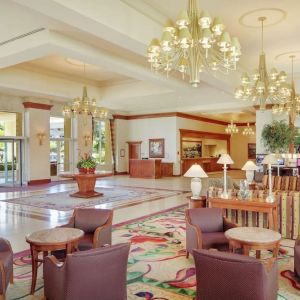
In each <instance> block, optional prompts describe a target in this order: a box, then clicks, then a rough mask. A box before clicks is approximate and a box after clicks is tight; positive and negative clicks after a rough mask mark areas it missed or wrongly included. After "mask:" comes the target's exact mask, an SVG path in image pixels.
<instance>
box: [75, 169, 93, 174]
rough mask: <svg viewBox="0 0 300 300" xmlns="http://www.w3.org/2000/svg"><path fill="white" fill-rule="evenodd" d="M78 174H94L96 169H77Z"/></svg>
mask: <svg viewBox="0 0 300 300" xmlns="http://www.w3.org/2000/svg"><path fill="white" fill-rule="evenodd" d="M78 171H79V174H95V171H96V168H78Z"/></svg>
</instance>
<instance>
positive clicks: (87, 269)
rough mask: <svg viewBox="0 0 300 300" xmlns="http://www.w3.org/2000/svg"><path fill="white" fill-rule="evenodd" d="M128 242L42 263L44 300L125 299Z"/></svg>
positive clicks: (75, 253) (52, 257)
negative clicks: (60, 260) (61, 259)
mask: <svg viewBox="0 0 300 300" xmlns="http://www.w3.org/2000/svg"><path fill="white" fill-rule="evenodd" d="M129 248H130V244H129V243H124V244H117V245H114V246H107V247H102V248H97V249H92V250H88V251H81V252H74V253H72V254H68V255H67V258H66V260H65V262H64V263H61V262H59V261H58V260H57V259H56V258H55V257H54V256H48V257H46V258H45V262H44V294H45V299H46V300H82V299H89V300H99V299H101V300H112V299H113V300H126V299H127V292H126V287H127V286H126V274H127V261H128V254H129Z"/></svg>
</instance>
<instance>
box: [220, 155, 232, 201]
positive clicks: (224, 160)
mask: <svg viewBox="0 0 300 300" xmlns="http://www.w3.org/2000/svg"><path fill="white" fill-rule="evenodd" d="M217 164H220V165H224V168H223V170H224V183H223V185H224V187H223V193H222V194H221V198H223V199H228V193H227V178H226V173H227V165H231V164H234V161H233V160H232V159H231V157H230V155H229V154H222V155H221V157H220V158H219V159H218V161H217Z"/></svg>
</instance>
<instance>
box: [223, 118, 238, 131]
mask: <svg viewBox="0 0 300 300" xmlns="http://www.w3.org/2000/svg"><path fill="white" fill-rule="evenodd" d="M225 132H226V133H228V134H230V135H233V134H234V133H238V132H239V129H238V128H237V126H236V124H234V123H233V120H231V121H230V124H228V125H227V127H226V128H225Z"/></svg>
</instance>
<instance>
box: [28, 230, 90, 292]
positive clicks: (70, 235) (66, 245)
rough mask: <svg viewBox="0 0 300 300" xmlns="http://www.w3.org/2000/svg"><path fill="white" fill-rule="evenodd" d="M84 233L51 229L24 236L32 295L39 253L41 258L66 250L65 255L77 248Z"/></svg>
mask: <svg viewBox="0 0 300 300" xmlns="http://www.w3.org/2000/svg"><path fill="white" fill-rule="evenodd" d="M83 235H84V232H83V231H82V230H80V229H77V228H52V229H44V230H39V231H35V232H33V233H31V234H29V235H27V236H26V242H27V243H29V244H30V252H31V260H32V282H31V291H30V293H31V294H32V295H33V294H34V291H35V286H36V278H37V270H38V263H39V262H43V259H39V257H38V256H39V252H43V258H45V256H47V255H48V252H49V251H56V250H66V252H67V254H68V253H71V252H72V251H74V250H75V249H76V248H77V244H78V241H79V239H80V238H81V237H83Z"/></svg>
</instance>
